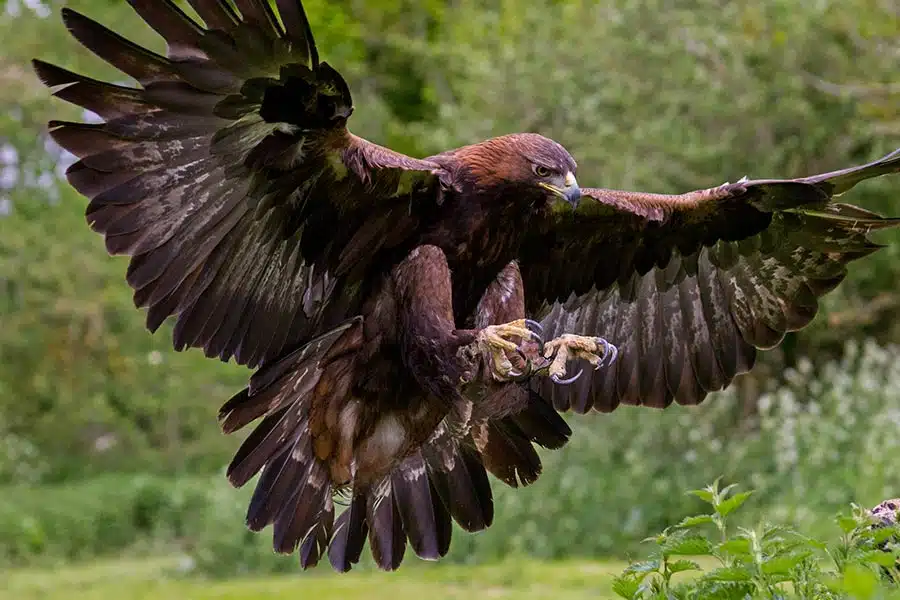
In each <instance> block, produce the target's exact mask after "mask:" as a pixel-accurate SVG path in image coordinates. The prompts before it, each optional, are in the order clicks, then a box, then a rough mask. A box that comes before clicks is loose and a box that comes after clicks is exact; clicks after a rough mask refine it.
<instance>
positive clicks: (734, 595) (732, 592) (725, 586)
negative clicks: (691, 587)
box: [692, 581, 755, 600]
mask: <svg viewBox="0 0 900 600" xmlns="http://www.w3.org/2000/svg"><path fill="white" fill-rule="evenodd" d="M754 589H755V586H754V585H753V583H752V582H748V581H741V582H732V581H711V582H707V583H705V584H703V585H702V586H698V589H697V590H696V592H695V595H694V596H692V597H694V598H702V599H703V600H746V599H747V598H750V597H751V595H752V594H753V592H754Z"/></svg>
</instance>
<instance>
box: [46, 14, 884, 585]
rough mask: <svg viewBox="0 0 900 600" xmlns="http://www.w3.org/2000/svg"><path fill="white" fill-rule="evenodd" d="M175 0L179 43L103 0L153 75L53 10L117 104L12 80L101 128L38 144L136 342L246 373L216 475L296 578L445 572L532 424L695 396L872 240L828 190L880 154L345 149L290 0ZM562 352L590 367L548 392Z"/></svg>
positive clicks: (740, 366) (343, 101)
mask: <svg viewBox="0 0 900 600" xmlns="http://www.w3.org/2000/svg"><path fill="white" fill-rule="evenodd" d="M189 1H190V5H191V6H192V7H193V9H194V10H195V11H196V13H197V15H198V16H199V17H200V19H202V22H203V24H201V23H199V22H197V21H196V20H194V19H193V18H191V17H189V16H188V15H186V14H185V13H184V12H182V11H181V10H180V9H179V8H178V7H177V6H176V5H175V4H174V3H173V2H172V1H171V0H129V2H130V4H131V5H132V7H133V8H134V9H135V11H136V12H137V13H138V15H140V17H141V18H142V19H143V20H144V21H146V22H147V23H148V24H149V25H150V27H152V28H153V29H154V30H156V31H157V32H158V33H159V34H160V35H161V36H162V37H163V38H164V39H165V41H166V43H167V55H166V56H161V55H159V54H156V53H154V52H151V51H149V50H147V49H144V48H142V47H140V46H137V45H136V44H134V43H132V42H130V41H128V40H127V39H125V38H124V37H121V36H119V35H118V34H116V33H114V32H112V31H110V30H108V29H106V28H105V27H103V26H102V25H100V24H98V23H96V22H95V21H92V20H90V19H88V18H87V17H85V16H83V15H81V14H79V13H77V12H75V11H73V10H69V9H63V12H62V17H63V20H64V22H65V24H66V26H67V27H68V29H69V31H70V32H71V33H72V35H73V36H74V37H75V38H76V39H77V40H78V41H79V42H80V43H81V44H83V45H84V46H86V47H87V48H88V49H90V50H91V51H93V52H94V53H95V54H97V55H98V56H99V57H101V58H102V59H104V60H106V61H107V62H108V63H110V64H112V65H113V66H114V67H116V68H117V69H119V70H121V71H122V72H124V73H125V74H127V75H129V76H131V77H132V78H134V79H135V80H136V81H137V83H138V84H139V86H138V87H127V86H119V85H112V84H109V83H105V82H101V81H97V80H94V79H90V78H88V77H85V76H82V75H79V74H76V73H72V72H70V71H67V70H65V69H62V68H59V67H57V66H54V65H50V64H48V63H45V62H42V61H38V60H35V61H34V67H35V69H36V70H37V73H38V75H39V77H40V78H41V80H42V81H43V82H44V83H45V84H47V85H48V86H50V87H51V88H53V90H54V94H55V95H56V96H58V97H59V98H62V99H64V100H67V101H69V102H72V103H74V104H76V105H78V106H81V107H83V108H85V109H87V110H89V111H92V112H94V113H96V114H97V115H99V116H100V117H102V119H103V120H104V121H103V122H102V123H93V124H83V123H71V122H62V121H52V122H50V124H49V129H50V134H51V135H52V136H53V139H55V140H56V141H57V142H58V143H59V144H60V145H61V146H62V147H64V148H66V149H67V150H69V151H70V152H72V153H73V154H75V155H76V156H77V157H78V159H79V160H78V161H77V162H76V163H75V164H73V165H72V167H71V168H70V169H69V170H68V173H67V175H68V180H69V182H70V183H71V184H72V185H73V186H74V187H75V188H76V189H77V190H78V191H79V192H80V193H82V194H83V195H85V196H86V197H88V198H89V199H90V203H89V204H88V208H87V219H88V221H89V223H90V225H91V227H92V228H93V229H94V230H96V231H98V232H100V233H102V234H103V235H104V238H105V240H106V248H107V250H108V251H109V252H110V253H112V254H126V255H129V256H131V257H132V258H131V261H130V263H129V267H128V272H127V280H128V283H129V284H130V285H131V287H132V288H134V301H135V304H136V305H137V306H138V307H143V308H146V309H147V327H148V328H149V329H150V330H151V331H155V330H156V329H157V328H158V327H159V326H160V325H161V324H162V323H163V321H165V320H166V319H167V318H168V317H169V316H174V317H175V326H174V345H175V348H176V349H179V350H181V349H185V348H190V347H197V348H202V349H203V351H204V352H205V353H206V355H207V356H210V357H218V358H220V359H222V360H225V361H227V360H230V359H232V358H233V359H234V360H235V361H236V362H237V363H239V364H243V365H247V366H248V367H254V368H258V370H257V371H256V372H255V373H254V374H253V376H252V377H251V378H250V381H249V385H248V386H247V388H246V389H244V390H242V391H241V392H239V393H238V394H237V395H235V396H234V397H233V398H231V399H230V400H229V401H228V402H227V403H226V404H225V405H224V406H223V407H222V409H221V412H220V419H221V423H222V426H223V428H224V430H225V431H226V432H232V431H235V430H237V429H239V428H241V427H243V426H245V425H247V424H248V423H251V422H253V421H256V420H257V419H260V422H259V424H258V425H257V426H256V429H255V430H253V431H252V433H251V434H250V435H249V437H247V438H246V441H245V442H244V443H243V444H242V445H241V447H240V449H239V450H238V451H237V454H236V456H235V457H234V460H233V462H232V463H231V465H230V467H229V469H228V477H229V479H230V481H231V482H232V483H233V484H234V485H236V486H241V485H244V484H245V483H247V482H248V481H249V480H250V479H251V478H253V477H254V476H255V475H256V474H257V473H260V472H261V474H260V476H259V479H258V481H257V484H256V488H255V492H254V494H253V498H252V500H251V502H250V507H249V511H248V515H247V522H248V525H249V527H250V528H252V529H254V530H259V529H262V528H263V527H265V526H266V525H269V524H272V525H273V530H274V534H273V535H274V547H275V549H276V550H277V551H279V552H293V551H295V550H296V549H297V548H299V554H300V560H301V563H302V565H303V567H308V566H312V565H315V564H317V562H318V561H319V560H320V559H321V558H322V557H323V556H324V554H325V553H326V552H327V553H328V556H329V559H330V561H331V563H332V565H333V566H334V567H335V568H336V569H338V570H341V571H346V570H348V569H350V568H351V567H352V565H353V564H354V563H356V562H357V561H358V560H359V558H360V555H361V552H362V550H363V547H364V545H365V542H366V539H368V541H369V545H370V547H371V551H372V553H373V555H374V558H375V560H376V562H377V564H378V565H379V566H380V567H382V568H384V569H394V568H396V567H397V566H398V565H399V564H400V562H401V560H402V558H403V555H404V551H405V548H406V545H407V542H408V543H409V545H410V546H411V547H412V550H413V551H414V552H415V553H416V554H417V555H418V556H420V557H423V558H428V559H437V558H438V557H441V556H443V555H444V554H445V553H446V552H447V550H448V547H449V544H450V536H451V521H456V522H457V523H458V524H459V525H460V526H461V527H462V528H463V529H465V530H468V531H476V530H480V529H484V528H485V527H488V526H489V525H490V524H491V521H492V519H493V506H492V498H491V488H490V484H489V480H488V475H487V473H488V472H490V473H492V474H494V475H495V476H496V477H498V478H499V479H501V480H502V481H504V482H505V483H507V484H509V485H512V486H516V485H519V484H528V483H530V482H532V481H534V480H535V479H536V478H537V477H538V475H539V473H540V470H541V463H540V460H539V458H538V455H537V452H536V450H535V448H534V445H535V444H537V445H540V446H543V447H546V448H558V447H560V446H562V445H563V444H564V443H565V442H566V440H567V439H568V437H569V435H570V433H571V431H570V429H569V428H568V426H567V425H566V422H565V421H564V420H563V419H562V418H561V416H560V415H559V414H558V412H557V410H559V411H564V410H569V409H571V410H574V411H576V412H586V411H588V410H590V409H596V410H601V411H610V410H613V409H614V408H615V407H616V406H617V405H618V404H620V403H625V404H641V405H646V406H653V407H665V406H668V405H669V404H670V403H671V402H672V401H673V400H674V401H676V402H679V403H681V404H697V403H699V402H701V401H702V400H703V398H704V397H705V396H706V394H708V393H709V392H712V391H716V390H721V389H722V388H724V387H725V386H727V385H728V384H729V383H730V382H731V381H732V380H733V379H734V377H735V375H737V374H739V373H742V372H744V371H747V370H748V369H750V368H751V366H752V365H753V362H754V358H755V354H756V349H757V348H770V347H772V346H774V345H776V344H777V343H779V341H780V340H781V339H782V338H783V337H784V334H785V332H787V331H793V330H796V329H800V328H801V327H803V326H805V325H806V324H807V323H809V322H810V320H811V319H812V318H813V316H814V315H815V313H816V309H817V299H818V297H819V296H821V295H822V294H824V293H825V292H827V291H829V290H831V289H832V288H834V287H835V286H836V285H837V284H838V283H839V282H840V281H841V280H842V278H843V277H844V276H845V274H846V264H847V263H848V262H849V261H851V260H854V259H857V258H860V257H863V256H865V255H867V254H870V253H871V252H873V251H874V250H875V249H876V248H877V247H878V246H877V245H875V244H873V243H872V242H870V241H869V239H867V234H868V233H869V232H870V231H872V230H875V229H880V228H885V227H891V226H895V225H897V223H898V221H897V220H894V219H885V218H882V217H880V216H879V215H876V214H874V213H871V212H869V211H867V210H863V209H861V208H857V207H854V206H850V205H847V204H839V203H835V202H833V201H832V198H833V197H834V196H836V195H839V194H842V193H844V192H846V191H847V190H848V189H850V188H851V187H852V186H853V185H854V184H856V183H857V182H859V181H861V180H863V179H867V178H870V177H874V176H877V175H881V174H884V173H889V172H896V171H898V170H900V151H898V152H894V153H893V154H891V155H889V156H887V157H885V158H883V159H882V160H879V161H877V162H874V163H871V164H868V165H865V166H862V167H856V168H851V169H845V170H843V171H836V172H834V173H827V174H824V175H816V176H813V177H806V178H802V179H794V180H761V181H748V180H741V181H739V182H737V183H733V184H725V185H722V186H719V187H716V188H711V189H705V190H699V191H693V192H689V193H686V194H682V195H656V194H647V193H635V192H624V191H616V190H608V189H595V188H579V186H578V184H577V182H576V179H575V171H576V164H575V160H574V159H573V158H572V157H571V156H570V155H569V153H568V152H567V151H566V150H565V149H564V148H563V147H562V146H561V145H559V144H558V143H556V142H554V141H551V140H549V139H547V138H545V137H542V136H540V135H537V134H531V133H523V134H515V135H506V136H502V137H498V138H494V139H490V140H487V141H484V142H481V143H478V144H475V145H472V146H466V147H464V148H458V149H456V150H450V151H447V152H444V153H441V154H438V155H436V156H431V157H428V158H424V159H417V158H411V157H409V156H404V155H402V154H399V153H397V152H394V151H392V150H389V149H387V148H383V147H381V146H378V145H376V144H373V143H371V142H368V141H366V140H364V139H362V138H359V137H357V136H355V135H353V134H352V133H350V131H349V130H348V129H347V121H348V119H349V118H350V115H351V112H352V111H353V105H352V102H351V97H350V90H349V88H348V86H347V83H346V82H345V81H344V79H343V78H342V77H341V75H340V74H339V73H338V72H337V71H335V70H334V69H333V68H332V67H331V66H329V65H328V64H327V63H325V62H323V61H320V59H319V54H318V51H317V49H316V45H315V43H314V42H313V36H312V33H311V30H310V24H309V22H308V20H307V17H306V15H305V13H304V10H303V7H302V5H301V3H300V2H299V0H276V2H275V3H274V6H275V8H276V9H277V12H276V11H275V10H274V9H273V6H272V5H271V4H270V2H269V0H233V2H231V1H228V0H189ZM573 265H574V268H573ZM529 315H530V316H531V317H533V318H535V319H537V320H538V321H539V322H540V325H536V324H535V323H534V322H531V321H528V320H526V316H529ZM541 330H542V331H543V336H544V338H546V339H550V338H552V339H550V341H548V342H547V343H546V344H542V342H541V338H540V337H539V335H538V334H539V333H540V332H541ZM600 336H602V337H600ZM607 340H608V341H607ZM616 351H618V358H617V359H616V358H615V353H616ZM614 359H615V360H614ZM570 360H578V361H579V362H581V364H582V365H585V366H586V364H585V361H586V362H587V363H590V364H592V365H593V366H594V367H595V368H594V369H592V370H589V371H588V375H585V376H582V377H580V378H577V379H576V378H568V379H566V378H565V373H566V363H567V361H570ZM603 365H605V366H607V367H608V368H605V369H600V368H599V367H600V366H603ZM564 384H570V385H564ZM342 494H346V495H347V496H346V497H347V498H348V507H347V508H346V509H345V510H344V511H343V512H341V513H340V515H339V516H337V517H336V515H335V499H336V498H339V497H340V495H342Z"/></svg>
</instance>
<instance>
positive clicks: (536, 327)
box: [525, 319, 544, 355]
mask: <svg viewBox="0 0 900 600" xmlns="http://www.w3.org/2000/svg"><path fill="white" fill-rule="evenodd" d="M525 328H526V329H528V331H530V332H531V337H532V338H534V341H536V342H537V343H538V354H539V355H543V354H544V338H543V333H544V326H543V325H541V324H540V323H538V322H537V321H535V320H533V319H525Z"/></svg>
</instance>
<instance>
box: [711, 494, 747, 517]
mask: <svg viewBox="0 0 900 600" xmlns="http://www.w3.org/2000/svg"><path fill="white" fill-rule="evenodd" d="M752 493H753V490H750V491H747V492H741V493H739V494H735V495H734V496H732V497H731V498H728V499H727V500H723V501H722V502H720V503H719V504H718V506H716V507H715V508H716V512H717V513H719V514H720V515H722V516H723V517H724V516H725V515H728V514H730V513H732V512H734V511H735V510H737V509H738V508H740V507H741V505H742V504H743V503H744V502H746V501H747V498H749V497H750V495H751V494H752Z"/></svg>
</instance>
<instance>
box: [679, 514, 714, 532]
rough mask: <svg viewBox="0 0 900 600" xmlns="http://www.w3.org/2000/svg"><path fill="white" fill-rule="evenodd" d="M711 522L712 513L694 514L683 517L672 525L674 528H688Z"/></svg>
mask: <svg viewBox="0 0 900 600" xmlns="http://www.w3.org/2000/svg"><path fill="white" fill-rule="evenodd" d="M712 522H713V517H712V515H695V516H693V517H685V518H684V519H682V520H681V521H680V522H679V523H678V524H677V525H675V526H674V529H690V528H691V527H699V526H700V525H707V524H709V523H712Z"/></svg>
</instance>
